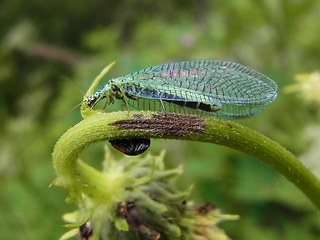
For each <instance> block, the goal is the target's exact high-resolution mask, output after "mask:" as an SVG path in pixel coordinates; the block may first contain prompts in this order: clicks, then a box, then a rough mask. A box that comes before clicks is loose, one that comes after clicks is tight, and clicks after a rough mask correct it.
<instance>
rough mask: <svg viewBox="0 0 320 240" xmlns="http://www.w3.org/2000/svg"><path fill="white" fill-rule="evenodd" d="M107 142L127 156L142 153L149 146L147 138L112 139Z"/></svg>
mask: <svg viewBox="0 0 320 240" xmlns="http://www.w3.org/2000/svg"><path fill="white" fill-rule="evenodd" d="M109 142H110V143H111V145H112V146H113V147H114V148H115V149H117V150H118V151H120V152H122V153H124V154H126V155H129V156H136V155H139V154H141V153H144V152H145V151H146V150H147V149H148V148H149V147H150V139H149V138H128V139H114V140H109Z"/></svg>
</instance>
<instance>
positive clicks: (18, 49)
mask: <svg viewBox="0 0 320 240" xmlns="http://www.w3.org/2000/svg"><path fill="white" fill-rule="evenodd" d="M319 12H320V1H317V0H292V1H289V0H261V1H255V0H247V1H246V0H230V1H218V0H214V1H210V0H176V1H170V0H162V1H148V0H117V1H98V0H92V1H79V0H69V1H61V0H56V1H44V0H32V1H22V0H2V1H1V3H0V44H1V45H0V61H1V64H0V99H1V101H0V119H1V128H0V131H1V134H0V189H1V190H0V213H1V217H0V229H1V233H0V236H1V237H0V238H1V239H15V240H19V239H33V240H34V239H58V238H59V237H60V236H61V235H62V233H63V232H65V229H64V228H63V227H62V224H64V223H63V221H62V218H61V216H62V214H63V213H65V212H68V211H72V210H73V209H75V208H76V206H74V205H68V204H66V203H65V198H66V196H67V192H66V191H65V190H64V189H61V188H56V187H51V188H49V185H50V183H51V182H52V181H53V180H54V178H55V173H54V169H53V167H52V160H51V152H52V149H53V146H54V144H55V142H56V141H57V140H58V139H59V137H60V136H61V135H62V134H63V133H64V132H65V131H66V130H67V129H68V128H69V127H71V126H72V125H74V124H75V123H77V122H78V121H80V120H81V116H80V113H79V108H77V109H74V110H72V108H73V107H74V106H76V105H77V104H79V103H80V102H81V101H82V98H83V93H82V92H84V91H86V90H87V88H88V86H89V85H90V83H91V82H92V80H93V79H94V77H95V76H96V75H97V74H98V73H99V72H100V71H101V70H102V68H103V67H104V66H106V65H107V64H109V63H110V62H112V61H117V64H116V66H115V67H114V68H113V69H112V71H111V72H110V74H109V75H108V77H107V79H108V78H111V77H115V76H121V75H124V74H127V73H130V72H133V71H136V70H139V69H142V68H145V67H148V66H151V65H155V64H161V63H167V62H171V61H180V60H193V59H207V58H208V59H227V60H232V61H236V62H239V63H242V64H244V65H247V66H250V67H252V68H254V69H257V70H258V71H260V72H263V73H264V74H266V75H268V76H269V77H271V78H272V79H274V80H275V81H276V82H277V83H278V85H279V97H278V99H277V100H276V101H275V102H274V103H273V104H271V106H270V107H269V108H268V109H267V110H266V111H265V112H264V113H263V114H262V115H260V116H258V117H255V118H253V119H248V120H241V121H239V122H241V123H243V124H244V125H246V126H249V127H252V128H254V129H256V130H257V131H259V132H261V133H263V134H265V135H267V136H269V137H271V138H272V139H275V140H276V141H278V142H279V143H281V144H282V145H283V146H285V147H287V148H288V149H289V150H290V151H292V152H293V153H294V154H295V155H297V156H299V157H300V158H301V159H302V160H303V161H305V163H306V164H307V165H308V166H310V167H311V168H312V169H313V170H314V172H315V173H316V174H318V176H319V175H320V174H319V173H320V164H319V161H318V160H319V154H320V137H319V135H320V124H319V122H320V121H319V120H320V111H319V106H320V99H319V98H320V86H319V85H320V84H319V82H320V77H319V74H318V75H317V74H316V73H314V74H311V75H303V76H302V80H301V81H300V82H298V83H297V85H295V86H294V87H293V88H291V92H295V93H291V94H288V93H286V92H285V91H284V90H283V89H285V88H286V86H288V85H291V84H293V83H294V79H295V76H296V74H299V73H307V74H308V73H312V72H314V71H316V70H319V62H320V41H319V40H320V31H319V30H320V29H319ZM107 79H106V80H105V81H107ZM298 79H300V78H299V77H298ZM310 79H311V80H310ZM314 79H315V80H314ZM292 89H293V90H292ZM288 92H290V91H288ZM306 96H308V98H306ZM163 148H165V149H166V151H167V155H166V160H167V164H168V166H176V165H177V164H179V163H183V164H184V167H185V174H184V179H182V180H181V187H187V186H189V185H190V184H192V183H193V184H194V193H193V196H192V197H193V199H195V201H196V202H197V203H198V204H201V203H204V202H208V201H209V202H213V203H214V204H216V205H217V206H218V207H220V208H221V209H222V210H223V212H225V213H230V214H239V215H240V216H241V219H240V220H239V221H236V222H226V223H222V224H220V226H221V227H222V228H223V229H225V230H226V232H227V234H228V235H229V236H230V237H231V238H233V239H255V240H264V239H268V240H271V239H272V240H278V239H282V240H283V239H290V240H301V239H305V240H309V239H310V240H313V239H320V216H319V212H317V210H316V209H315V208H314V207H313V206H312V205H311V203H310V202H309V201H308V200H307V199H306V197H305V196H304V195H303V194H302V193H300V191H299V190H297V189H296V188H295V187H294V186H293V185H292V184H290V183H288V181H287V180H285V179H284V178H283V177H282V176H280V175H279V174H278V173H276V172H275V171H273V170H272V169H270V168H269V167H267V166H265V165H263V164H262V163H260V162H259V161H257V160H256V159H253V158H251V157H249V156H246V155H244V154H241V153H239V152H236V151H234V150H231V149H227V148H224V147H221V146H215V145H210V144H203V143H193V142H192V143H191V142H180V141H169V140H167V141H165V140H154V141H153V143H152V146H151V149H150V150H149V151H150V152H153V153H154V154H157V153H159V152H160V151H161V150H162V149H163ZM114 153H115V154H117V155H119V154H118V153H116V152H115V151H114ZM101 156H102V145H101V144H100V145H98V146H94V147H93V148H91V149H89V151H88V152H86V153H85V154H84V158H86V159H89V158H90V159H96V161H95V163H93V161H92V160H91V163H92V164H93V165H95V166H99V163H100V161H99V160H98V161H97V159H101Z"/></svg>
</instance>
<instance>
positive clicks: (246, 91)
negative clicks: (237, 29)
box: [113, 60, 277, 106]
mask: <svg viewBox="0 0 320 240" xmlns="http://www.w3.org/2000/svg"><path fill="white" fill-rule="evenodd" d="M113 81H115V82H117V81H118V82H119V85H121V88H122V89H123V90H124V91H126V92H127V93H128V94H130V95H133V96H136V97H141V98H149V99H162V100H174V101H189V102H191V101H193V102H206V103H225V104H231V105H250V106H254V105H268V104H270V103H272V102H273V101H274V100H275V99H276V97H277V84H276V83H275V82H274V81H273V80H271V79H270V78H268V77H267V76H265V75H263V74H261V73H259V72H257V71H255V70H252V69H250V68H248V67H246V66H243V65H241V64H238V63H234V62H230V61H222V60H197V61H186V62H176V63H168V64H162V65H157V66H153V67H150V68H147V69H143V70H140V71H138V72H135V73H132V74H129V75H127V76H125V77H121V78H118V79H114V80H113Z"/></svg>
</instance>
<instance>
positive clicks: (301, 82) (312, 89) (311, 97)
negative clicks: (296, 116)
mask: <svg viewBox="0 0 320 240" xmlns="http://www.w3.org/2000/svg"><path fill="white" fill-rule="evenodd" d="M294 80H295V82H296V83H294V84H291V85H289V86H287V87H286V88H285V89H284V91H285V92H286V93H296V94H298V95H299V97H300V98H302V99H303V100H305V101H308V102H316V103H318V104H320V72H319V71H315V72H312V73H301V74H297V75H295V78H294Z"/></svg>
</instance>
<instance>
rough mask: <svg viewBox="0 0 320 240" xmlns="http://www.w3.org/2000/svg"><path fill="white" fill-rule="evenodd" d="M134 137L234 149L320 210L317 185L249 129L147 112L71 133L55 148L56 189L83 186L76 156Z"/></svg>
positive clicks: (96, 121)
mask: <svg viewBox="0 0 320 240" xmlns="http://www.w3.org/2000/svg"><path fill="white" fill-rule="evenodd" d="M138 137H144V138H166V139H181V140H191V141H200V142H209V143H214V144H219V145H223V146H227V147H230V148H233V149H237V150H239V151H241V152H243V153H246V154H249V155H251V156H253V157H255V158H257V159H259V160H261V161H263V162H264V163H265V164H267V165H269V166H271V167H272V168H274V169H275V170H277V171H278V172H280V173H281V174H282V175H284V176H285V177H286V178H287V179H288V180H290V181H291V182H292V183H293V184H295V185H296V186H297V187H298V188H299V189H300V190H301V191H302V192H304V193H305V195H306V196H307V197H308V198H309V199H310V200H311V201H312V202H313V203H314V205H315V206H316V207H317V208H318V209H320V182H319V180H318V179H317V178H316V177H315V176H314V175H313V174H312V172H310V171H309V169H307V168H306V167H305V166H304V165H303V164H302V163H301V162H300V161H299V160H298V159H296V158H295V157H294V155H293V154H291V153H290V152H289V151H287V150H286V149H285V148H283V147H282V146H281V145H279V144H278V143H277V142H275V141H273V140H271V139H269V138H267V137H265V136H263V135H261V134H260V133H258V132H256V131H254V130H252V129H249V128H247V127H244V126H242V125H240V124H237V123H235V122H232V121H226V120H220V119H216V118H214V117H195V116H189V117H188V116H181V115H176V114H159V113H154V112H149V111H142V112H127V111H122V112H113V113H96V114H92V115H90V116H88V117H87V118H85V119H84V120H83V121H81V122H80V123H78V124H76V125H75V126H74V127H72V128H70V129H69V130H68V131H67V132H66V133H65V134H64V135H63V136H62V137H61V138H60V140H59V141H58V142H57V144H56V146H55V148H54V152H53V163H54V167H55V169H56V172H57V176H58V177H57V180H56V184H57V185H62V186H64V187H67V188H69V187H71V186H72V185H73V184H74V183H75V182H76V183H77V184H79V183H84V182H83V181H84V180H83V179H84V177H83V176H82V170H81V168H80V167H79V166H78V161H77V156H78V154H79V153H80V152H81V151H83V150H84V149H85V148H87V147H88V146H89V145H91V144H94V143H97V142H101V141H106V140H110V139H122V138H138ZM89 181H90V179H88V178H86V182H85V184H86V185H87V186H90V185H92V186H95V185H96V184H97V183H93V182H89ZM92 181H93V180H92Z"/></svg>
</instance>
